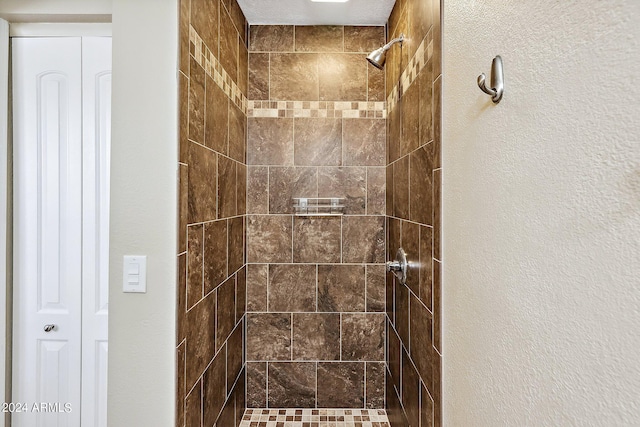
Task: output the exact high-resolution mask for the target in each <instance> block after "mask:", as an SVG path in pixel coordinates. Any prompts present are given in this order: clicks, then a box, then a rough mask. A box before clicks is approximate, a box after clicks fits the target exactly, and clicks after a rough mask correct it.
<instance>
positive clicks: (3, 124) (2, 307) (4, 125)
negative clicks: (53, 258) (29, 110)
mask: <svg viewBox="0 0 640 427" xmlns="http://www.w3.org/2000/svg"><path fill="white" fill-rule="evenodd" d="M8 108H9V23H8V22H6V21H4V20H1V19H0V271H1V272H2V273H0V384H2V388H1V389H0V397H1V399H2V402H7V401H9V399H7V397H6V394H7V393H6V390H7V384H6V371H5V370H6V367H5V363H6V360H5V359H6V352H7V338H8V336H7V335H8V333H9V332H10V331H9V330H8V329H7V325H8V324H9V322H8V320H9V319H7V308H8V307H7V299H6V296H7V279H9V274H8V273H9V268H10V264H11V261H10V259H9V258H8V253H7V252H8V251H7V238H8V234H9V233H8V232H9V229H10V227H11V224H9V218H8V214H9V212H8V209H7V207H8V206H7V205H8V202H9V199H8V178H9V177H8V175H7V168H8V166H9V164H8V162H7V160H8V159H7V156H8V153H9V152H8V136H9V132H8V125H9V123H8V119H9V116H8ZM9 312H10V310H9ZM4 418H5V417H4V416H0V427H3V426H4V424H5V423H4Z"/></svg>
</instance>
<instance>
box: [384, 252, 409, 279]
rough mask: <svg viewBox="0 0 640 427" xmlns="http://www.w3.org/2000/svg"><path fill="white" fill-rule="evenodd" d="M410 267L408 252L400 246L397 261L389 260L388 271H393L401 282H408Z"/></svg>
mask: <svg viewBox="0 0 640 427" xmlns="http://www.w3.org/2000/svg"><path fill="white" fill-rule="evenodd" d="M408 269H409V263H408V262H407V253H406V252H405V251H404V249H402V248H400V249H398V251H397V252H396V260H395V261H387V271H390V272H392V273H393V275H394V276H396V277H397V278H398V280H399V281H400V283H401V284H403V285H404V284H405V283H407V270H408Z"/></svg>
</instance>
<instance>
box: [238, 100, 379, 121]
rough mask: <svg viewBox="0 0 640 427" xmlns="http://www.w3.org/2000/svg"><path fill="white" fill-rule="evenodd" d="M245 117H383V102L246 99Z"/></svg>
mask: <svg viewBox="0 0 640 427" xmlns="http://www.w3.org/2000/svg"><path fill="white" fill-rule="evenodd" d="M247 117H326V118H345V119H359V118H360V119H365V118H369V119H373V118H375V119H384V118H386V117H387V112H386V109H385V103H384V102H367V101H360V102H348V101H346V102H345V101H342V102H340V101H336V102H333V101H248V111H247Z"/></svg>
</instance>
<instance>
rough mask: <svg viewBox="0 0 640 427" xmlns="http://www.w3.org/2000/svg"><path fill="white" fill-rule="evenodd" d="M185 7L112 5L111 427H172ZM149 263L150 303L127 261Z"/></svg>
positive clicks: (143, 0) (141, 2)
mask: <svg viewBox="0 0 640 427" xmlns="http://www.w3.org/2000/svg"><path fill="white" fill-rule="evenodd" d="M177 66H178V3H177V0H162V1H158V0H136V1H130V0H114V2H113V94H112V96H113V106H112V151H111V165H112V170H111V233H110V239H111V241H110V244H111V250H110V256H111V261H110V269H109V272H110V277H111V280H110V286H111V289H110V292H109V379H108V381H109V396H108V398H109V401H108V422H109V426H113V427H121V426H122V427H124V426H173V425H174V420H175V415H174V414H175V337H176V334H175V311H176V309H175V304H176V279H175V278H176V263H175V253H176V247H177V244H176V234H177V233H176V221H177V167H176V165H177V163H178V150H177V141H178V129H177V124H178V111H177V106H178V77H177V73H176V70H177ZM123 255H147V293H146V294H125V293H122V256H123Z"/></svg>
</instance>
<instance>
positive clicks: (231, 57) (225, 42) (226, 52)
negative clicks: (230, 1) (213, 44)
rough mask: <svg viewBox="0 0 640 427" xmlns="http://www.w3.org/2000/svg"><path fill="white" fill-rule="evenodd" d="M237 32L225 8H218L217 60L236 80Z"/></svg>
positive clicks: (235, 80) (232, 78)
mask: <svg viewBox="0 0 640 427" xmlns="http://www.w3.org/2000/svg"><path fill="white" fill-rule="evenodd" d="M238 38H239V36H238V32H237V31H236V29H235V27H234V25H233V22H232V21H231V17H230V16H229V13H228V12H227V10H226V9H225V8H224V7H222V8H220V54H219V55H218V60H219V61H220V65H222V68H224V70H225V71H226V72H227V74H228V75H229V77H231V80H233V81H234V82H237V81H238Z"/></svg>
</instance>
